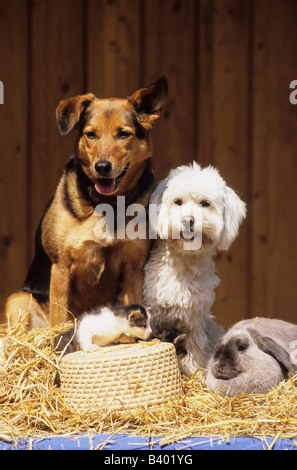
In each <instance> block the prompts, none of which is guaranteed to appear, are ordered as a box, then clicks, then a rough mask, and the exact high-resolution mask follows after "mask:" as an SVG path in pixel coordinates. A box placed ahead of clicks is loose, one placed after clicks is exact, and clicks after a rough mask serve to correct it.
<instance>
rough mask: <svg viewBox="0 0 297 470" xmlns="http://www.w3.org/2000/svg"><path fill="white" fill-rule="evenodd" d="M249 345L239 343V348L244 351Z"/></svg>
mask: <svg viewBox="0 0 297 470" xmlns="http://www.w3.org/2000/svg"><path fill="white" fill-rule="evenodd" d="M247 347H248V345H247V344H239V345H238V346H237V349H238V351H239V352H243V351H245V350H246V349H247Z"/></svg>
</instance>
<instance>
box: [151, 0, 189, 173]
mask: <svg viewBox="0 0 297 470" xmlns="http://www.w3.org/2000/svg"><path fill="white" fill-rule="evenodd" d="M196 10H197V2H193V1H192V0H183V1H174V0H163V1H162V2H160V1H159V0H150V1H146V2H145V8H144V19H143V22H144V24H143V28H144V38H143V51H142V56H143V82H144V83H148V84H149V83H152V82H154V81H155V80H156V79H158V78H159V77H160V76H161V75H163V74H165V75H166V76H167V77H168V80H169V95H168V99H167V101H166V104H165V107H164V110H163V114H162V115H161V118H160V121H159V122H158V123H157V124H156V128H155V129H154V131H153V132H154V133H153V136H154V149H155V151H154V157H153V163H154V168H155V174H156V179H157V180H160V179H162V178H164V177H166V176H167V174H168V172H169V171H170V169H171V168H175V167H176V166H178V165H179V164H181V163H188V162H192V161H193V160H195V159H196V146H195V135H196V116H197V112H196V111H197V108H196V95H197V75H196V71H197V70H196V26H197V25H196Z"/></svg>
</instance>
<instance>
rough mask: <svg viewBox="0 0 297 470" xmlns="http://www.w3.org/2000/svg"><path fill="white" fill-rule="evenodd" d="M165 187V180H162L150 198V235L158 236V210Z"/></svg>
mask: <svg viewBox="0 0 297 470" xmlns="http://www.w3.org/2000/svg"><path fill="white" fill-rule="evenodd" d="M166 187H167V178H166V179H164V180H162V181H161V182H160V183H159V184H158V185H157V187H156V188H155V189H154V191H153V192H152V194H151V197H150V206H149V222H150V234H151V235H152V233H155V234H158V235H160V226H159V223H160V217H159V214H160V210H161V204H162V199H163V194H164V191H165V189H166Z"/></svg>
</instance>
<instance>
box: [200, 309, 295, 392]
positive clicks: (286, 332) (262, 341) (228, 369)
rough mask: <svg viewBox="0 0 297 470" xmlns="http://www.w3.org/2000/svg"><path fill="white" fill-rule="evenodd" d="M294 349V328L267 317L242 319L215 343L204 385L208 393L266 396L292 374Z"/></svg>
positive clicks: (293, 370) (293, 372)
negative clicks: (262, 394)
mask: <svg viewBox="0 0 297 470" xmlns="http://www.w3.org/2000/svg"><path fill="white" fill-rule="evenodd" d="M294 348H295V349H294ZM296 350H297V325H293V324H292V323H288V322H285V321H282V320H276V319H269V318H255V319H251V320H242V321H240V322H239V323H236V324H235V325H234V326H233V327H232V328H231V329H230V330H229V331H228V332H227V333H226V334H225V335H224V336H223V337H222V338H221V340H220V341H219V342H218V344H217V346H216V348H215V350H214V353H213V355H212V357H211V359H210V361H209V363H208V372H207V376H206V384H207V386H208V388H209V389H210V391H212V392H220V394H221V395H227V394H228V396H230V397H234V396H236V395H238V394H239V393H241V392H245V393H248V394H251V393H267V392H268V391H269V390H270V389H271V388H272V387H273V386H274V385H276V384H277V383H278V382H280V381H281V380H282V379H286V378H288V374H289V373H290V374H291V375H294V374H295V373H296V371H297V354H296ZM295 354H296V357H295ZM223 387H224V388H223ZM222 388H223V389H222Z"/></svg>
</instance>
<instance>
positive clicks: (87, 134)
mask: <svg viewBox="0 0 297 470" xmlns="http://www.w3.org/2000/svg"><path fill="white" fill-rule="evenodd" d="M86 136H87V138H88V139H97V136H96V134H95V132H93V131H90V132H86Z"/></svg>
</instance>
